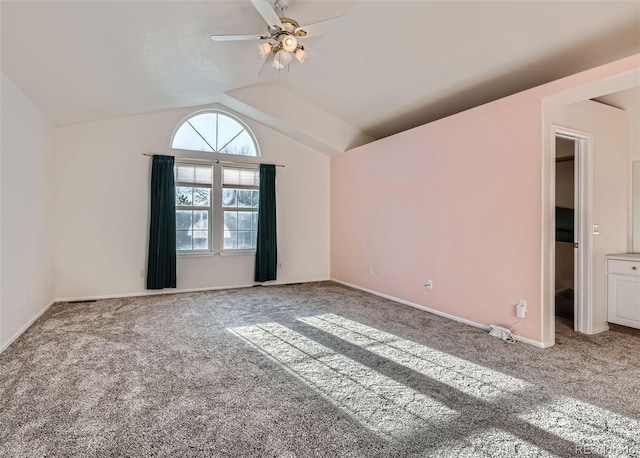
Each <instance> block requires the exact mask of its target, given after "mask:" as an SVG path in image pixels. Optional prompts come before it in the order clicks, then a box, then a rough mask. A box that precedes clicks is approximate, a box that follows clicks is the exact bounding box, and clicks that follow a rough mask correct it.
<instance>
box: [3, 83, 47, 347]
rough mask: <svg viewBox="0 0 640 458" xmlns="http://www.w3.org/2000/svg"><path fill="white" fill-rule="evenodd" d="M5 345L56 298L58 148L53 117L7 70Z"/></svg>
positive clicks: (4, 114) (4, 236)
mask: <svg viewBox="0 0 640 458" xmlns="http://www.w3.org/2000/svg"><path fill="white" fill-rule="evenodd" d="M1 90H2V96H1V98H2V102H1V103H2V117H1V119H2V123H1V132H2V133H1V145H0V151H1V159H0V161H1V167H0V169H1V172H0V176H1V180H0V183H1V184H0V189H1V192H0V195H1V209H2V214H1V219H2V221H1V226H2V233H1V236H0V244H1V246H2V252H1V255H0V271H1V275H0V277H1V285H2V288H1V292H0V350H2V349H3V348H5V347H6V346H7V345H8V344H9V343H10V342H11V341H13V339H14V338H15V337H17V336H18V335H19V334H20V333H22V332H23V331H24V329H25V328H26V327H27V326H28V325H29V324H30V323H31V322H32V321H33V320H34V319H35V318H36V317H37V316H38V315H39V314H40V313H41V312H42V311H43V310H45V309H46V307H47V306H48V305H49V304H50V303H51V301H52V300H53V297H54V296H53V291H54V288H53V279H54V275H53V240H54V236H53V233H54V230H55V224H54V223H53V188H54V183H53V178H54V175H53V173H52V170H53V154H54V146H53V140H54V129H53V126H52V124H51V123H50V122H49V120H48V119H47V118H46V117H45V116H44V115H43V114H42V113H41V112H40V110H38V108H36V106H35V105H34V104H33V103H32V102H31V101H30V100H29V99H28V98H27V97H26V96H25V95H24V94H23V93H22V91H21V90H20V89H19V88H18V87H17V86H16V85H15V84H14V83H13V81H11V79H9V78H8V77H7V76H6V75H5V74H4V73H2V80H1Z"/></svg>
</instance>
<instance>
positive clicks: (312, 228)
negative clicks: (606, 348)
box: [55, 105, 329, 298]
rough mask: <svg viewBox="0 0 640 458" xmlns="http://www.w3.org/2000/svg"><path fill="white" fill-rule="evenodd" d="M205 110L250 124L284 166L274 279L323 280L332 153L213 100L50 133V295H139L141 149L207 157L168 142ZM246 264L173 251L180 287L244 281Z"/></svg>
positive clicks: (243, 259) (248, 275)
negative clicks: (52, 158) (53, 242)
mask: <svg viewBox="0 0 640 458" xmlns="http://www.w3.org/2000/svg"><path fill="white" fill-rule="evenodd" d="M209 107H212V108H221V109H223V110H225V111H228V112H231V113H233V114H235V115H237V116H238V117H240V118H241V119H242V120H243V121H245V122H246V123H247V124H248V125H249V127H250V128H251V129H252V130H253V132H254V134H255V136H256V138H257V140H258V142H259V144H260V150H261V154H262V157H261V158H260V160H261V161H262V162H268V163H279V164H284V165H285V166H286V167H285V168H278V169H277V171H276V174H277V180H276V181H277V208H278V214H277V218H278V258H279V262H281V263H282V269H280V270H279V271H278V282H284V283H289V282H298V281H313V280H326V279H328V278H329V158H328V157H327V156H325V155H323V154H321V153H319V152H317V151H315V150H312V149H310V148H308V147H306V146H304V145H302V144H300V143H298V142H296V141H295V140H291V139H290V138H288V137H286V136H284V135H282V134H280V133H278V132H276V131H274V130H272V129H271V128H269V127H266V126H264V125H262V124H260V123H257V122H255V121H253V120H251V119H248V118H246V117H243V116H241V115H238V114H237V113H234V112H233V111H231V110H226V109H225V108H224V107H221V106H215V105H211V106H207V107H198V108H188V109H179V110H170V111H162V112H156V113H150V114H144V115H138V116H131V117H126V118H118V119H112V120H107V121H100V122H93V123H87V124H79V125H73V126H67V127H60V128H58V129H56V159H57V160H56V170H55V173H56V176H57V180H56V181H57V184H56V192H55V199H56V209H57V214H56V218H55V224H56V227H57V228H58V229H59V230H58V231H57V234H56V252H55V266H56V274H57V278H56V290H55V295H56V298H79V297H97V296H104V295H120V294H123V295H128V294H136V293H144V292H145V291H146V290H145V279H144V278H141V277H140V271H141V270H142V269H145V268H146V252H147V245H148V224H149V223H148V221H149V215H148V213H149V210H148V208H149V193H148V188H149V176H150V168H151V167H150V164H151V158H150V157H147V156H142V155H141V154H142V153H160V154H170V155H176V156H183V157H190V158H206V157H211V156H210V155H208V154H207V153H198V152H187V153H182V154H180V153H178V152H175V151H172V150H171V149H170V148H169V144H170V139H171V134H172V132H173V130H174V128H175V126H176V125H177V124H178V123H179V122H180V120H181V119H183V118H184V117H185V116H187V115H189V114H190V113H192V112H194V111H196V110H197V109H203V108H209ZM231 159H232V160H233V158H231ZM215 236H216V233H214V237H215ZM253 265H254V256H253V255H228V256H179V258H178V265H177V268H178V280H177V283H178V285H177V286H178V288H177V289H178V290H184V289H197V288H212V287H228V286H242V285H251V284H253Z"/></svg>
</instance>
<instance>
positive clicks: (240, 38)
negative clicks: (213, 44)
mask: <svg viewBox="0 0 640 458" xmlns="http://www.w3.org/2000/svg"><path fill="white" fill-rule="evenodd" d="M267 38H269V37H263V36H262V35H211V40H213V41H248V40H266V39H267Z"/></svg>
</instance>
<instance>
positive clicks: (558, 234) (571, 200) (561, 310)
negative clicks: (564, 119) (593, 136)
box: [554, 136, 578, 334]
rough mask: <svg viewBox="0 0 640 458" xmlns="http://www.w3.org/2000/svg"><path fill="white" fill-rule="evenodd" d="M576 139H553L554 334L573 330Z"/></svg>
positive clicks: (560, 137)
mask: <svg viewBox="0 0 640 458" xmlns="http://www.w3.org/2000/svg"><path fill="white" fill-rule="evenodd" d="M576 147H577V144H576V140H575V139H573V138H567V137H562V136H557V137H556V198H555V201H556V208H555V213H556V231H555V268H556V269H555V270H556V271H555V288H554V290H555V316H556V334H557V333H562V332H566V331H567V329H568V328H571V330H575V328H576V326H575V322H574V319H575V315H576V314H575V296H576V293H575V257H576V256H575V250H576V248H575V237H574V227H575V223H576V219H577V218H576V217H577V216H578V215H576V205H575V199H576V192H575V183H576V180H575V173H576V170H575V162H576V161H575V151H576Z"/></svg>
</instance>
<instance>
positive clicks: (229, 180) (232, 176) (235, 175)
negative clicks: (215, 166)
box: [222, 167, 260, 187]
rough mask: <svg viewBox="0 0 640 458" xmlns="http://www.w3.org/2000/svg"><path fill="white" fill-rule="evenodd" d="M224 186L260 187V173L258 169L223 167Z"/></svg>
mask: <svg viewBox="0 0 640 458" xmlns="http://www.w3.org/2000/svg"><path fill="white" fill-rule="evenodd" d="M222 185H223V186H251V187H258V186H260V171H259V170H258V169H255V170H253V169H238V168H234V167H223V169H222Z"/></svg>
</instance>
